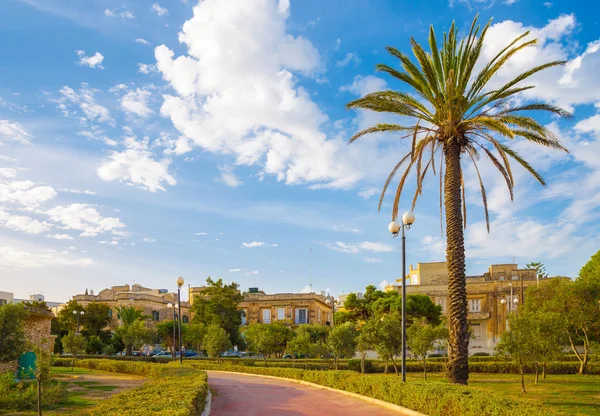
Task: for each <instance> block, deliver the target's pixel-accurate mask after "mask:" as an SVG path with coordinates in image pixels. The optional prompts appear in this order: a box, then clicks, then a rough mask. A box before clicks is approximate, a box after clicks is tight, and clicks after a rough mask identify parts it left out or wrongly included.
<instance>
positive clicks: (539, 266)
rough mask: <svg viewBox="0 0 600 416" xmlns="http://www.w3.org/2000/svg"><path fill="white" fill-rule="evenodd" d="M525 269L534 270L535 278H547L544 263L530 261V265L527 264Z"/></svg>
mask: <svg viewBox="0 0 600 416" xmlns="http://www.w3.org/2000/svg"><path fill="white" fill-rule="evenodd" d="M525 267H527V268H528V269H535V273H536V274H537V277H548V274H547V273H546V266H544V263H542V262H539V261H532V262H531V263H527V264H526V265H525Z"/></svg>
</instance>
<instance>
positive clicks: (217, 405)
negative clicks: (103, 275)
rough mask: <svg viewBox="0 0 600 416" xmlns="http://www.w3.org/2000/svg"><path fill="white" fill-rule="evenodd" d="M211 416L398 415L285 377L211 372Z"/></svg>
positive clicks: (209, 373) (209, 378)
mask: <svg viewBox="0 0 600 416" xmlns="http://www.w3.org/2000/svg"><path fill="white" fill-rule="evenodd" d="M208 383H209V385H210V388H211V390H212V392H213V401H212V411H211V413H210V414H211V416H254V415H256V416H271V415H272V416H276V415H277V416H278V415H295V416H309V415H310V416H313V415H314V416H324V415H327V416H330V415H331V416H338V415H339V416H359V415H360V416H364V415H367V416H388V415H389V416H391V415H395V416H398V415H399V413H397V412H394V411H392V410H388V409H386V408H384V407H380V406H378V405H376V404H371V403H369V402H366V401H363V400H360V399H355V398H354V397H349V396H344V395H342V394H340V393H337V392H334V391H327V390H321V389H318V388H316V387H311V386H306V385H303V384H298V383H294V382H291V381H286V380H274V379H269V378H261V377H255V376H251V375H238V374H227V373H219V372H212V371H208Z"/></svg>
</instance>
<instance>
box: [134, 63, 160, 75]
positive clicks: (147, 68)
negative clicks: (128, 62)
mask: <svg viewBox="0 0 600 416" xmlns="http://www.w3.org/2000/svg"><path fill="white" fill-rule="evenodd" d="M138 68H139V69H138V71H139V72H140V73H142V74H151V73H152V72H156V71H157V69H156V65H152V64H142V63H139V64H138Z"/></svg>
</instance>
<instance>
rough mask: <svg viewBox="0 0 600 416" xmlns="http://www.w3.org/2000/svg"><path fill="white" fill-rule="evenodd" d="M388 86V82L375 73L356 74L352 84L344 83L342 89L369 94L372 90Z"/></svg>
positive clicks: (379, 89)
mask: <svg viewBox="0 0 600 416" xmlns="http://www.w3.org/2000/svg"><path fill="white" fill-rule="evenodd" d="M386 88H387V82H386V81H385V80H384V79H382V78H379V77H375V76H373V75H367V76H366V77H364V76H362V75H356V76H355V77H354V79H353V81H352V84H348V85H342V86H341V87H340V91H343V92H344V91H347V92H351V93H352V94H356V95H360V96H362V95H367V94H370V93H372V92H376V91H381V90H384V89H386Z"/></svg>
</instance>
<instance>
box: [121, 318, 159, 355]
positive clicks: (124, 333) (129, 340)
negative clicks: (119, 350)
mask: <svg viewBox="0 0 600 416" xmlns="http://www.w3.org/2000/svg"><path fill="white" fill-rule="evenodd" d="M115 332H116V333H119V335H120V336H121V339H122V340H123V343H124V344H125V348H126V355H132V354H133V349H135V350H136V351H139V350H141V348H142V347H143V346H144V344H148V343H150V342H152V341H153V340H154V337H155V334H156V333H155V332H154V331H153V330H152V329H150V328H146V325H145V324H144V321H141V320H137V321H134V322H133V323H131V324H130V325H128V326H121V327H119V328H117V331H115Z"/></svg>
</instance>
